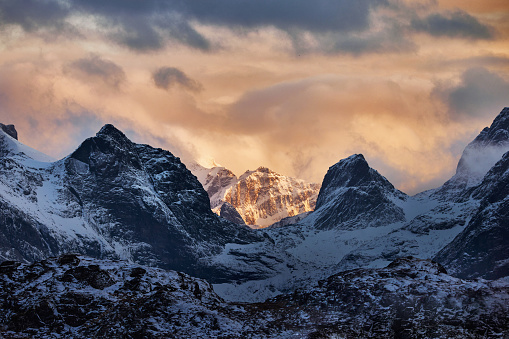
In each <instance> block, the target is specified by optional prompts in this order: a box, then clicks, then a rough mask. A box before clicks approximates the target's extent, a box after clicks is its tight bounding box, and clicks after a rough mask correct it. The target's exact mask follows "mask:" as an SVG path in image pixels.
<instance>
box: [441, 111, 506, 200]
mask: <svg viewBox="0 0 509 339" xmlns="http://www.w3.org/2000/svg"><path fill="white" fill-rule="evenodd" d="M507 151H509V107H505V108H504V109H503V110H502V111H501V112H500V114H499V115H498V116H497V117H496V118H495V120H493V123H492V124H491V126H490V127H486V128H484V129H483V130H482V131H481V133H479V135H478V136H477V137H476V138H475V139H474V140H473V141H472V142H471V143H470V144H468V146H467V147H466V148H465V150H464V151H463V154H462V155H461V158H460V160H459V162H458V167H457V169H456V174H455V175H454V176H453V177H452V178H451V179H450V180H449V181H447V182H446V183H445V184H444V186H443V187H442V188H441V189H440V190H438V192H437V194H438V195H446V197H447V196H448V195H449V194H450V192H453V194H454V193H455V192H460V191H462V190H464V189H467V188H470V187H473V186H476V185H478V184H479V183H480V182H481V181H482V179H483V177H484V175H485V174H486V173H487V172H488V171H489V169H490V168H491V167H492V166H493V165H495V163H496V162H497V161H498V160H499V159H500V158H501V157H502V155H503V154H504V153H506V152H507Z"/></svg>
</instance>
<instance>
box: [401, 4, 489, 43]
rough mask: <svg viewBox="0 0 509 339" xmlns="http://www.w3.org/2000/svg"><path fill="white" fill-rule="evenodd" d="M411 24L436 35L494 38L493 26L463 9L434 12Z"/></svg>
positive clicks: (417, 28)
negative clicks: (481, 21) (480, 20)
mask: <svg viewBox="0 0 509 339" xmlns="http://www.w3.org/2000/svg"><path fill="white" fill-rule="evenodd" d="M411 26H412V28H413V29H414V30H416V31H418V32H425V33H428V34H430V35H432V36H436V37H450V38H465V39H473V40H475V39H492V38H493V36H494V33H493V28H492V27H490V26H487V25H484V24H482V23H480V22H479V20H477V19H476V18H475V17H473V16H471V15H470V14H468V13H466V12H463V11H459V10H458V11H454V12H445V13H432V14H429V15H428V16H426V17H425V18H419V19H414V20H412V23H411Z"/></svg>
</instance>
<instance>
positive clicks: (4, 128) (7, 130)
mask: <svg viewBox="0 0 509 339" xmlns="http://www.w3.org/2000/svg"><path fill="white" fill-rule="evenodd" d="M0 128H1V129H2V131H4V132H5V133H7V134H8V135H9V136H11V137H13V138H14V139H16V140H18V131H16V127H14V125H4V124H2V123H0Z"/></svg>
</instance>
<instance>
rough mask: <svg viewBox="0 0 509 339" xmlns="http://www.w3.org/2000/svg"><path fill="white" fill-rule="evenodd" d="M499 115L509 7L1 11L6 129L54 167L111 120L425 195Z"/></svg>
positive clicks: (172, 3) (256, 159) (178, 144)
mask: <svg viewBox="0 0 509 339" xmlns="http://www.w3.org/2000/svg"><path fill="white" fill-rule="evenodd" d="M504 106H509V2H508V1H506V0H485V1H473V0H461V1H460V0H439V1H432V0H431V1H408V0H380V1H378V0H356V1H349V0H315V1H304V0H277V1H274V0H256V1H255V0H214V1H211V0H167V1H165V0H144V1H141V0H109V1H104V0H101V1H98V0H38V1H37V0H0V122H2V123H4V124H15V125H16V129H17V130H18V134H19V139H20V141H21V142H23V143H25V144H27V145H29V146H31V147H33V148H35V149H38V150H40V151H42V152H44V153H46V154H49V155H51V156H53V157H55V158H62V157H64V156H66V155H68V154H69V153H70V152H72V151H73V150H74V149H75V148H77V147H78V146H79V144H80V143H81V142H82V141H83V140H84V139H86V138H87V137H91V136H93V135H95V133H96V132H97V131H99V129H100V128H101V126H102V125H104V124H106V123H112V124H114V125H115V126H116V127H118V128H119V129H121V130H122V131H124V132H125V133H126V134H127V136H129V137H130V138H131V139H132V140H134V141H135V142H140V143H148V144H150V145H152V146H155V147H161V148H165V149H168V150H170V151H171V152H173V153H174V154H175V155H177V156H180V157H181V158H182V159H183V160H184V161H185V162H189V161H192V159H194V160H195V161H198V162H199V163H201V164H202V165H205V166H208V165H210V164H211V163H212V162H213V161H215V162H216V163H219V164H221V165H222V166H225V167H227V168H229V169H231V170H232V171H233V172H234V173H236V174H237V175H241V174H242V173H243V172H244V171H246V170H248V169H249V170H254V169H256V168H258V167H259V166H265V167H269V168H271V169H272V170H274V171H276V172H278V173H281V174H284V175H288V176H293V177H298V178H302V179H305V180H308V181H311V182H318V183H320V182H321V181H322V179H323V176H324V175H325V173H326V172H327V169H328V168H329V167H330V166H332V165H333V164H335V163H336V162H338V161H339V160H341V159H343V158H345V157H348V156H350V155H351V154H355V153H362V154H364V156H365V158H366V160H367V161H368V163H369V164H370V166H371V167H373V168H375V169H376V170H378V171H379V172H380V173H381V174H382V175H384V176H385V177H387V178H388V179H389V180H390V181H391V182H392V183H393V184H394V185H395V186H396V187H397V188H399V189H401V190H402V191H404V192H406V193H409V194H415V193H417V192H420V191H423V190H425V189H429V188H434V187H438V186H440V185H441V184H442V183H443V182H445V181H446V180H447V179H448V178H450V177H451V176H452V175H453V174H454V172H455V169H456V165H457V161H458V159H459V157H460V155H461V152H462V151H463V148H464V147H465V146H466V145H467V144H468V143H469V142H470V141H471V140H472V139H473V138H474V137H475V136H476V135H477V134H478V133H479V132H480V131H481V130H482V129H483V128H484V127H485V126H489V125H490V123H491V121H492V120H493V119H494V118H495V117H496V115H497V114H498V113H499V112H500V111H501V110H502V108H503V107H504Z"/></svg>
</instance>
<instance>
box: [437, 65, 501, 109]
mask: <svg viewBox="0 0 509 339" xmlns="http://www.w3.org/2000/svg"><path fill="white" fill-rule="evenodd" d="M435 94H436V95H438V96H439V97H440V98H441V99H442V100H443V101H444V102H445V103H447V104H448V106H449V109H450V110H451V113H452V114H453V116H455V117H458V118H461V117H462V116H467V117H472V116H473V117H475V116H484V115H485V114H493V112H498V111H500V110H501V109H502V108H503V107H505V106H508V105H509V102H508V100H509V81H507V80H505V79H504V78H502V77H501V76H499V75H498V74H495V73H492V72H490V71H489V70H487V69H486V68H483V67H476V68H471V69H468V70H467V71H465V72H464V73H463V74H462V77H461V82H460V83H459V84H457V85H456V86H444V85H441V86H438V87H437V88H436V89H435Z"/></svg>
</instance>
